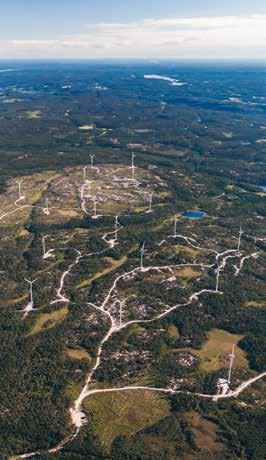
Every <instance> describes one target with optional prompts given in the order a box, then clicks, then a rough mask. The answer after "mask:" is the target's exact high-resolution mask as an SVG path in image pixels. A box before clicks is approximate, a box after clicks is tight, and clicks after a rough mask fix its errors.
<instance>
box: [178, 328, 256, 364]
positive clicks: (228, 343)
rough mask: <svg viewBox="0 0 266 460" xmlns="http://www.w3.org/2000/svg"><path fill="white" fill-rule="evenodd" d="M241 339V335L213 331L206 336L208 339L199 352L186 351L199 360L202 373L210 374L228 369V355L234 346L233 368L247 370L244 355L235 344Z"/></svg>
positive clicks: (190, 349)
mask: <svg viewBox="0 0 266 460" xmlns="http://www.w3.org/2000/svg"><path fill="white" fill-rule="evenodd" d="M243 337H244V336H243V335H238V334H230V333H229V332H226V331H223V330H221V329H213V330H212V331H211V332H210V333H209V334H208V339H207V341H206V342H205V343H204V345H203V346H202V348H201V349H200V350H195V349H193V348H189V349H187V350H188V351H190V352H191V353H193V354H194V355H196V356H197V357H199V358H200V362H201V363H200V368H201V370H202V371H205V372H212V371H217V370H218V369H222V368H228V367H229V359H228V355H229V354H230V353H231V351H232V345H233V344H235V355H236V358H235V361H234V367H238V368H241V367H242V368H248V360H247V357H246V353H245V352H244V351H243V350H241V348H239V347H238V346H237V343H238V342H239V340H241V339H242V338H243Z"/></svg>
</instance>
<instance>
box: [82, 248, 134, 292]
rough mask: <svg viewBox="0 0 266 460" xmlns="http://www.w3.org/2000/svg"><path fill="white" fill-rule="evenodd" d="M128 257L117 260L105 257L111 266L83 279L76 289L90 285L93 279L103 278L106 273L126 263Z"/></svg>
mask: <svg viewBox="0 0 266 460" xmlns="http://www.w3.org/2000/svg"><path fill="white" fill-rule="evenodd" d="M127 259H128V256H123V257H121V259H118V260H115V259H112V258H111V257H105V258H104V260H106V261H107V262H108V263H109V267H106V268H104V269H103V270H101V271H99V272H97V273H95V274H94V275H92V276H90V277H89V278H87V279H85V280H83V281H81V283H79V284H78V285H77V286H76V289H81V288H83V287H85V286H89V285H90V284H91V283H92V282H93V281H95V280H98V279H99V278H102V277H103V276H105V275H108V274H109V273H111V272H113V271H115V270H116V269H117V268H118V267H121V266H122V265H124V264H125V263H126V261H127Z"/></svg>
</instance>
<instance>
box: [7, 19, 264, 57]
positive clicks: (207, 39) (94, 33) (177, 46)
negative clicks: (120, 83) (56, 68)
mask: <svg viewBox="0 0 266 460" xmlns="http://www.w3.org/2000/svg"><path fill="white" fill-rule="evenodd" d="M265 44H266V15H250V16H218V17H192V18H171V19H167V18H166V19H165V18H161V19H152V18H150V19H145V20H143V21H139V22H130V23H97V24H92V25H88V26H87V27H85V29H84V32H83V33H77V34H75V35H71V36H64V37H62V38H61V39H57V40H53V39H47V40H37V39H36V40H9V41H0V57H6V58H8V57H25V58H26V57H44V58H49V57H50V58H57V57H69V58H75V57H77V58H97V57H98V58H102V57H107V58H108V57H110V58H116V57H140V58H141V57H144V58H146V57H147V58H149V57H158V58H162V57H166V58H167V57H180V58H186V57H188V58H199V57H203V58H204V57H205V58H211V57H214V58H219V57H220V58H226V57H228V58H230V57H243V58H244V57H250V58H252V57H257V58H266V45H265Z"/></svg>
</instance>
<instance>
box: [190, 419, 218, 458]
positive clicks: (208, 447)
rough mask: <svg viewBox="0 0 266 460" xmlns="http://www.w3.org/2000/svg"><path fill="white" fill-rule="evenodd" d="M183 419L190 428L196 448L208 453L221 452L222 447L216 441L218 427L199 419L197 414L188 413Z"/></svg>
mask: <svg viewBox="0 0 266 460" xmlns="http://www.w3.org/2000/svg"><path fill="white" fill-rule="evenodd" d="M185 418H186V420H187V422H188V423H189V425H190V427H191V431H192V433H193V435H194V438H195V443H196V445H197V448H198V449H200V450H204V451H209V452H221V451H222V450H223V449H224V446H223V444H222V443H221V442H219V441H217V431H218V426H217V425H216V424H215V423H213V422H210V421H209V420H206V419H205V418H203V417H201V416H200V415H199V414H198V413H197V412H194V411H190V412H187V413H186V414H185Z"/></svg>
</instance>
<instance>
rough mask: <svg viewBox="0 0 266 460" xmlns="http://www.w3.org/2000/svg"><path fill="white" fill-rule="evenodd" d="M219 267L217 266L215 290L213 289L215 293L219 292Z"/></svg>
mask: <svg viewBox="0 0 266 460" xmlns="http://www.w3.org/2000/svg"><path fill="white" fill-rule="evenodd" d="M220 270H221V268H220V265H219V266H218V268H217V275H216V288H215V292H218V291H219V278H220Z"/></svg>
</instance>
